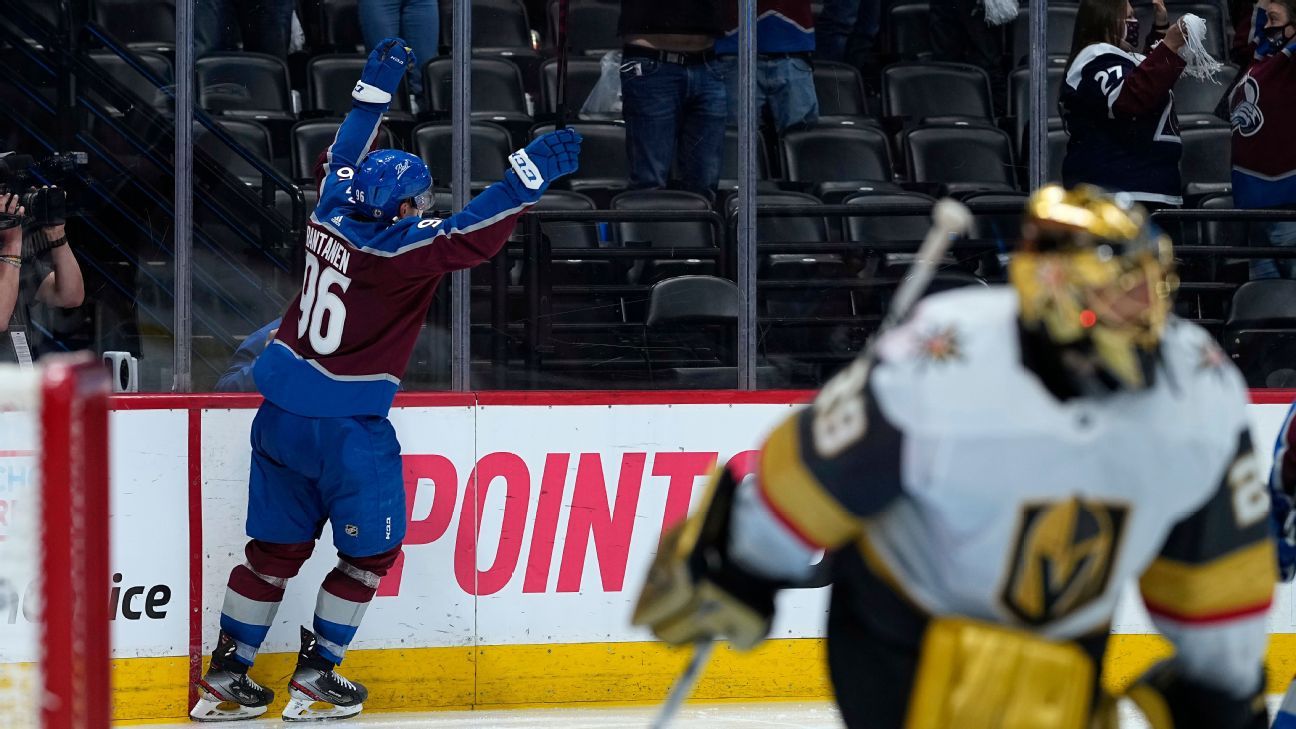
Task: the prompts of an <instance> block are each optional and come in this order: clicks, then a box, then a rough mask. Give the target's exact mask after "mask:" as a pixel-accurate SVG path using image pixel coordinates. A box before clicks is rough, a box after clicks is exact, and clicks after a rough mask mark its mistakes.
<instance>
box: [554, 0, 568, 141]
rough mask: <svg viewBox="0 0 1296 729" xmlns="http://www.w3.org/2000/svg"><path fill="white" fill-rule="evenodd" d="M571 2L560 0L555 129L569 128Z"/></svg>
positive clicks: (556, 41)
mask: <svg viewBox="0 0 1296 729" xmlns="http://www.w3.org/2000/svg"><path fill="white" fill-rule="evenodd" d="M570 2H571V0H558V38H557V39H556V40H555V43H557V45H558V90H557V94H555V101H556V102H557V106H558V119H557V121H556V122H555V124H554V129H564V128H566V127H567V5H568V3H570Z"/></svg>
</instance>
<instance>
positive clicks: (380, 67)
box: [351, 38, 416, 104]
mask: <svg viewBox="0 0 1296 729" xmlns="http://www.w3.org/2000/svg"><path fill="white" fill-rule="evenodd" d="M415 63H416V59H415V58H414V51H412V50H410V48H409V47H408V46H406V45H405V41H403V40H401V39H400V38H384V39H383V40H382V41H381V42H380V43H379V44H378V45H377V46H375V47H374V49H373V52H371V53H370V54H369V60H368V61H366V62H365V67H364V71H362V72H361V73H360V80H359V81H358V82H357V83H356V86H355V89H354V90H352V91H351V97H352V98H353V99H355V100H356V101H363V102H366V103H370V104H390V103H391V98H392V94H394V93H396V89H397V88H399V87H400V82H401V79H402V78H404V77H405V72H406V71H407V70H408V69H410V68H413V67H414V64H415Z"/></svg>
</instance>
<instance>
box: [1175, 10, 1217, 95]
mask: <svg viewBox="0 0 1296 729" xmlns="http://www.w3.org/2000/svg"><path fill="white" fill-rule="evenodd" d="M1179 28H1180V29H1181V30H1183V35H1184V46H1183V48H1180V49H1179V56H1180V57H1181V58H1183V59H1184V60H1185V61H1187V62H1188V67H1187V68H1185V69H1184V73H1185V74H1186V75H1188V76H1192V77H1193V78H1201V79H1210V80H1211V81H1213V82H1214V83H1216V84H1218V83H1219V81H1217V80H1216V79H1215V74H1217V73H1219V72H1220V69H1221V68H1223V67H1224V64H1222V63H1220V62H1219V61H1217V60H1215V59H1214V58H1212V57H1211V54H1210V53H1209V52H1208V51H1207V50H1206V21H1205V20H1202V19H1201V18H1199V17H1197V16H1196V15H1193V14H1192V13H1188V14H1187V15H1185V16H1183V17H1182V18H1180V19H1179Z"/></svg>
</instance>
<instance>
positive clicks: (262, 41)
mask: <svg viewBox="0 0 1296 729" xmlns="http://www.w3.org/2000/svg"><path fill="white" fill-rule="evenodd" d="M292 14H293V0H197V2H196V3H195V4H194V54H195V56H196V57H198V58H202V57H203V56H204V55H206V54H208V53H213V52H217V51H234V50H238V41H239V40H240V39H241V40H242V41H243V50H245V51H249V52H253V53H268V54H270V55H272V56H276V57H278V58H284V59H286V58H287V57H288V44H289V43H290V42H291V41H292Z"/></svg>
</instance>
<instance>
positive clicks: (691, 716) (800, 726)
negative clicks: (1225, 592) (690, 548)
mask: <svg viewBox="0 0 1296 729" xmlns="http://www.w3.org/2000/svg"><path fill="white" fill-rule="evenodd" d="M1280 699H1281V697H1280V696H1272V697H1270V699H1269V704H1270V709H1271V710H1272V709H1274V708H1276V706H1277V704H1278V702H1279V700H1280ZM655 714H656V707H652V706H635V707H616V708H602V707H600V708H561V709H525V710H524V709H509V710H492V711H438V712H429V713H426V714H422V713H419V714H406V713H400V714H363V715H361V716H359V717H356V718H355V719H351V720H348V721H345V722H337V723H336V724H329V727H330V729H332V727H336V728H337V729H416V728H419V727H428V728H429V729H447V728H450V727H453V728H454V729H488V728H490V729H493V728H495V727H499V728H500V729H531V728H532V727H534V728H535V729H550V728H552V729H558V728H559V727H561V729H643V728H644V727H647V726H648V725H649V723H650V722H651V721H652V719H653V717H654V716H655ZM277 718H278V717H274V719H275V720H274V721H273V723H270V722H268V721H267V720H265V719H262V720H260V721H254V722H245V723H240V724H233V725H231V724H216V725H211V724H209V725H199V724H193V723H190V722H180V723H175V724H150V725H149V726H150V727H154V728H156V729H182V728H183V729H195V728H196V727H198V726H222V727H246V729H255V728H256V727H267V726H287V725H285V724H284V723H283V722H280V721H277ZM841 726H842V724H841V720H840V719H838V718H837V711H836V709H834V708H833V707H832V705H831V704H828V703H823V702H813V703H811V702H804V703H803V702H782V701H778V702H766V703H757V704H738V703H726V704H690V705H688V706H685V707H684V709H683V710H682V711H681V712H680V715H679V717H678V718H677V719H676V720H675V722H674V723H672V724H671V727H672V729H703V727H706V728H707V729H759V728H760V727H784V728H785V729H841ZM1121 727H1122V729H1145V728H1146V727H1147V724H1146V723H1145V722H1143V721H1142V720H1141V719H1138V718H1136V717H1134V715H1133V712H1132V710H1131V709H1129V707H1124V706H1123V707H1122V711H1121Z"/></svg>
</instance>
